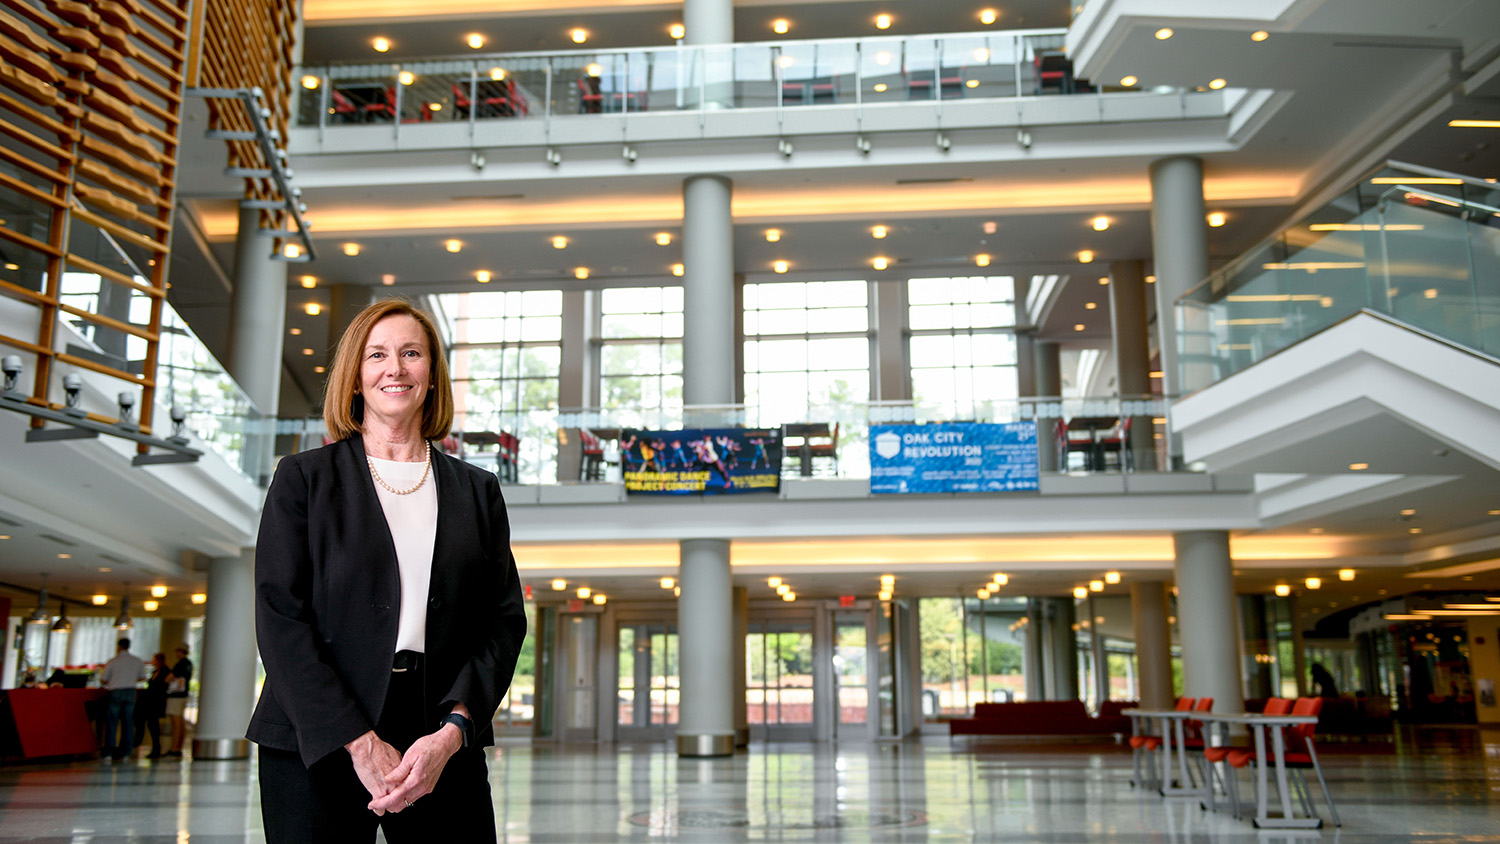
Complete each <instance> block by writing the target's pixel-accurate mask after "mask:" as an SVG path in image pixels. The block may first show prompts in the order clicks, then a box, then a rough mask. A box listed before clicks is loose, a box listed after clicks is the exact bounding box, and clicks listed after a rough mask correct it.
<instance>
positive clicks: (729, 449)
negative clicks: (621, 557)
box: [620, 428, 781, 495]
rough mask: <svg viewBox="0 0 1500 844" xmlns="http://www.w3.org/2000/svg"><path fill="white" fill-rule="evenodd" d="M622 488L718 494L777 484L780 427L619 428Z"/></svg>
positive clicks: (771, 488)
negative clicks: (621, 429)
mask: <svg viewBox="0 0 1500 844" xmlns="http://www.w3.org/2000/svg"><path fill="white" fill-rule="evenodd" d="M620 468H621V470H622V472H623V474H624V477H625V491H626V492H627V493H635V494H641V495H705V494H712V495H722V494H736V493H742V492H776V491H777V490H779V489H780V488H781V431H780V429H776V428H771V429H766V428H698V429H692V430H686V431H635V430H630V429H626V430H623V431H621V432H620Z"/></svg>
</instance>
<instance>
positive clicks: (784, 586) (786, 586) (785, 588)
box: [776, 583, 792, 595]
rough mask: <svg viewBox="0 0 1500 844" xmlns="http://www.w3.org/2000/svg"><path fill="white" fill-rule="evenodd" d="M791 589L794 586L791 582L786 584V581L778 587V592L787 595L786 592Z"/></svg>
mask: <svg viewBox="0 0 1500 844" xmlns="http://www.w3.org/2000/svg"><path fill="white" fill-rule="evenodd" d="M790 591H792V587H791V586H790V585H789V584H786V583H783V584H781V585H780V586H777V587H776V594H778V595H785V594H786V593H788V592H790Z"/></svg>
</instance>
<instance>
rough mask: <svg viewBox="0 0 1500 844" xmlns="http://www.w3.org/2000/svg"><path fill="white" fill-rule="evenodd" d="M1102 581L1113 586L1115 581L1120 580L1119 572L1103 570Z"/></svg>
mask: <svg viewBox="0 0 1500 844" xmlns="http://www.w3.org/2000/svg"><path fill="white" fill-rule="evenodd" d="M1104 582H1105V583H1108V584H1110V585H1111V586H1113V585H1114V584H1116V583H1119V582H1120V573H1119V572H1117V571H1107V572H1105V573H1104Z"/></svg>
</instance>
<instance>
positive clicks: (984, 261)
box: [974, 255, 990, 267]
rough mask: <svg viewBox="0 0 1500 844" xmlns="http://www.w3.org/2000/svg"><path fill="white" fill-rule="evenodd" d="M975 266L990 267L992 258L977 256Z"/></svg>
mask: <svg viewBox="0 0 1500 844" xmlns="http://www.w3.org/2000/svg"><path fill="white" fill-rule="evenodd" d="M974 265H975V266H977V267H988V266H989V265H990V256H988V255H975V256H974Z"/></svg>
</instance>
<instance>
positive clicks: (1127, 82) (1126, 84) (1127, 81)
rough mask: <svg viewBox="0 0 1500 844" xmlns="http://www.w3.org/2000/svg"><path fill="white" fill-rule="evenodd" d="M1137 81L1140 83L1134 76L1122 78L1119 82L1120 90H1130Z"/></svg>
mask: <svg viewBox="0 0 1500 844" xmlns="http://www.w3.org/2000/svg"><path fill="white" fill-rule="evenodd" d="M1139 81H1141V80H1140V79H1138V78H1136V77H1134V76H1126V77H1124V78H1122V79H1121V80H1120V87H1122V88H1132V87H1134V86H1135V83H1137V82H1139Z"/></svg>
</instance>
